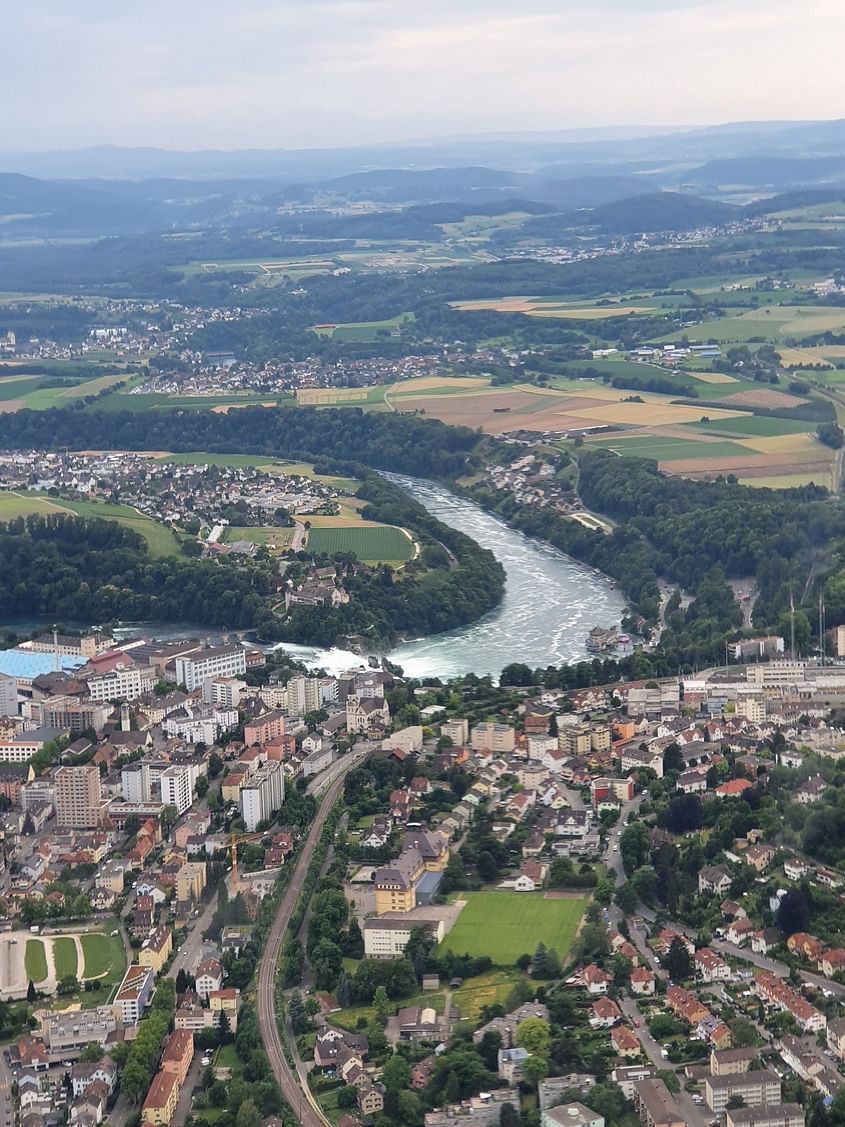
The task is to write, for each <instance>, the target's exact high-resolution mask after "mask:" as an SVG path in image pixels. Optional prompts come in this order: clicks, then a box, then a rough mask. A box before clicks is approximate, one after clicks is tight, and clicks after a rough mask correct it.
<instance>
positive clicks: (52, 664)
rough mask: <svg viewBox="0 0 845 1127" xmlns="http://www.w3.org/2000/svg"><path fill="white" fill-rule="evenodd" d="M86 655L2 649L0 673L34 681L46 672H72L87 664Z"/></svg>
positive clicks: (20, 679) (21, 679)
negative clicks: (58, 655)
mask: <svg viewBox="0 0 845 1127" xmlns="http://www.w3.org/2000/svg"><path fill="white" fill-rule="evenodd" d="M86 661H87V659H86V658H84V657H71V656H60V657H59V658H58V659H57V658H56V655H55V654H50V653H47V654H43V653H33V652H31V651H30V650H0V673H5V674H6V676H7V677H14V678H15V679H16V680H18V681H34V680H35V678H36V677H41V676H42V675H43V674H45V673H55V672H56V670H57V668H58V669H59V670H61V672H62V673H72V672H73V671H74V669H79V668H80V666H83V665H85V664H86Z"/></svg>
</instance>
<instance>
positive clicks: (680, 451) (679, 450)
mask: <svg viewBox="0 0 845 1127" xmlns="http://www.w3.org/2000/svg"><path fill="white" fill-rule="evenodd" d="M592 445H595V446H598V447H599V448H600V449H602V450H615V451H616V453H617V454H621V455H622V456H623V457H624V458H654V460H655V461H656V462H682V461H686V460H687V459H693V458H729V457H733V456H734V455H743V454H753V453H754V451H753V450H751V449H749V448H748V447H746V446H742V445H740V443H738V442H730V441H725V442H696V441H695V440H693V439H690V440H689V441H685V440H684V439H683V438H660V437H659V436H658V435H655V436H654V437H648V438H646V437H643V438H624V439H618V438H616V439H610V440H608V441H607V442H598V441H596V442H595V443H594V444H592Z"/></svg>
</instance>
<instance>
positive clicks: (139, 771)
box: [120, 761, 152, 802]
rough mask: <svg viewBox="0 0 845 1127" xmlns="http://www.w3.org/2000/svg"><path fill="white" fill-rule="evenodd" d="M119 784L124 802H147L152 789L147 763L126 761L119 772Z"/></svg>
mask: <svg viewBox="0 0 845 1127" xmlns="http://www.w3.org/2000/svg"><path fill="white" fill-rule="evenodd" d="M120 786H121V791H122V793H123V799H124V801H125V802H149V801H150V795H151V790H152V777H151V775H150V765H149V763H146V762H143V761H142V762H141V763H128V764H127V765H126V766H125V767H124V768H123V770H122V771H121V772H120Z"/></svg>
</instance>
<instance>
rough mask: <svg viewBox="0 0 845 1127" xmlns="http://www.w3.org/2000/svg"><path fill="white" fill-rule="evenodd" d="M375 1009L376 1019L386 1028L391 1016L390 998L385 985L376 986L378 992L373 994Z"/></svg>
mask: <svg viewBox="0 0 845 1127" xmlns="http://www.w3.org/2000/svg"><path fill="white" fill-rule="evenodd" d="M373 1009H374V1010H375V1015H376V1021H377V1022H378V1023H379V1025H381V1026H382V1028H384V1026H385V1025H387V1019H388V1017H390V999H389V998H388V996H387V990H386V989H385V988H384V987H383V986H377V987H376V992H375V994H373Z"/></svg>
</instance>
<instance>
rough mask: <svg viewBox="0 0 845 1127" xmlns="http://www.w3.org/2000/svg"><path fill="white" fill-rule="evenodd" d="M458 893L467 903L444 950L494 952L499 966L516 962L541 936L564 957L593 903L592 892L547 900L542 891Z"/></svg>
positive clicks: (473, 953) (542, 940)
mask: <svg viewBox="0 0 845 1127" xmlns="http://www.w3.org/2000/svg"><path fill="white" fill-rule="evenodd" d="M456 899H458V900H465V901H466V906H465V907H464V908H463V909H462V911H461V914H460V915H459V916H458V922H457V923H456V924H455V926H454V927H453V928H452V930H451V931H450V932H449V934H448V935H447V937H446V939H445V940H444V941H443V943H442V944H441V950H442V951H454V952H455V953H456V954H458V955H463V954H469V955H489V956H490V958H491V959H492V960H493V962H494V963H495V964H496V965H497V966H513V964H514V963H515V962H516V960H517V959H518V958H519V956H520V955H525V954H529V955H530V954H533V953H534V951H535V950H536V948H537V944H538V943H541V942H542V943H545V945H546V946H547V947H549V948H551V949H553V950H555V951H557V953H558V955H559V956H560V957H561V959H564V958H565V957H566V955H567V953H568V951H569V948H570V947H571V946H572V941H573V940H574V938H575V933H576V931H577V930H578V924H579V923H580V921H581V917H582V915H583V914H584V909H585V908H586V906H587V898H582V899H581V898H579V899H577V900H545V899H544V898H543V894H542V893H540V892H461V893H458V895H457V897H456Z"/></svg>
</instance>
